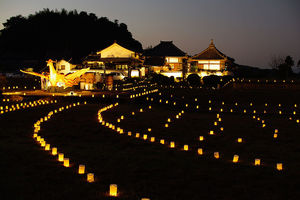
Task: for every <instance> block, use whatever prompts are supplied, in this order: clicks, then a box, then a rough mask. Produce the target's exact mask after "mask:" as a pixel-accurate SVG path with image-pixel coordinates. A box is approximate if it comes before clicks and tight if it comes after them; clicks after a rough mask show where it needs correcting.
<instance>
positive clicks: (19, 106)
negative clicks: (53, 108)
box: [0, 100, 57, 114]
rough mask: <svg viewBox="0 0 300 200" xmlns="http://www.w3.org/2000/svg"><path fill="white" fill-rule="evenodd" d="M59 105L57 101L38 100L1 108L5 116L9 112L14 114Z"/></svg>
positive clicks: (0, 111) (1, 112)
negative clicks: (31, 108)
mask: <svg viewBox="0 0 300 200" xmlns="http://www.w3.org/2000/svg"><path fill="white" fill-rule="evenodd" d="M53 103H57V100H51V101H48V100H37V101H32V102H31V101H30V102H22V103H17V104H13V105H10V106H8V105H6V106H0V114H4V113H7V112H12V111H16V110H21V109H25V108H29V107H36V106H41V105H47V104H53Z"/></svg>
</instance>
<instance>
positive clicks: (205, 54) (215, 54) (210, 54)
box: [192, 40, 234, 60]
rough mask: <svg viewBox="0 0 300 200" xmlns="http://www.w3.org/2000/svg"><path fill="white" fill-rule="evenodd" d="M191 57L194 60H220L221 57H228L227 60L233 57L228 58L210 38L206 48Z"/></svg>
mask: <svg viewBox="0 0 300 200" xmlns="http://www.w3.org/2000/svg"><path fill="white" fill-rule="evenodd" d="M192 59H195V60H222V59H228V60H234V59H233V58H230V57H228V56H226V55H225V54H223V53H222V52H221V51H219V50H218V49H217V48H216V47H215V44H214V42H213V40H211V42H210V45H209V47H208V48H207V49H205V50H204V51H202V52H201V53H199V54H196V55H195V56H193V57H192Z"/></svg>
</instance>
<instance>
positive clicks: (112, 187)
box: [109, 184, 118, 197]
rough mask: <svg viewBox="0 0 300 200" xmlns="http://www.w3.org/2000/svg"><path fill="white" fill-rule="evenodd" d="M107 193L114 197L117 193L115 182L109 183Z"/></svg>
mask: <svg viewBox="0 0 300 200" xmlns="http://www.w3.org/2000/svg"><path fill="white" fill-rule="evenodd" d="M109 195H110V196H113V197H116V196H117V195H118V186H117V185H116V184H110V186H109Z"/></svg>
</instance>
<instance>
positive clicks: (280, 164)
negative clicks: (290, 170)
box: [276, 163, 283, 171]
mask: <svg viewBox="0 0 300 200" xmlns="http://www.w3.org/2000/svg"><path fill="white" fill-rule="evenodd" d="M276 168H277V170H278V171H281V170H282V169H283V167H282V163H277V164H276Z"/></svg>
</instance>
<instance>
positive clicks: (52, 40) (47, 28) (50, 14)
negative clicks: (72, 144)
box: [0, 9, 143, 70]
mask: <svg viewBox="0 0 300 200" xmlns="http://www.w3.org/2000/svg"><path fill="white" fill-rule="evenodd" d="M114 41H117V42H118V43H119V44H120V45H122V46H124V47H125V48H128V49H130V50H133V51H136V52H142V50H143V49H142V45H141V43H140V42H139V41H137V40H135V39H134V38H133V37H132V34H131V33H130V32H129V31H128V29H127V25H126V24H124V23H119V21H118V20H115V21H114V22H113V21H110V20H108V19H107V18H106V17H101V18H98V17H97V16H96V15H95V14H93V13H87V12H77V11H76V10H74V11H67V10H65V9H63V10H61V11H57V10H49V9H44V10H42V11H39V12H36V13H35V14H31V15H29V16H28V17H23V16H21V15H18V16H15V17H11V18H10V19H8V20H7V21H6V22H5V23H4V28H3V29H2V30H0V68H1V67H3V68H4V67H7V66H8V68H9V69H10V70H16V69H19V68H20V67H34V68H35V70H39V69H41V68H43V67H44V66H45V60H47V59H49V58H51V59H54V60H55V59H57V60H58V59H68V60H69V59H70V58H72V60H73V61H74V62H77V63H81V59H82V58H84V57H85V56H87V55H88V54H90V53H91V52H95V51H98V50H101V49H104V48H106V47H107V46H109V45H111V44H112V43H113V42H114ZM28 61H30V62H32V63H29V62H28Z"/></svg>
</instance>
